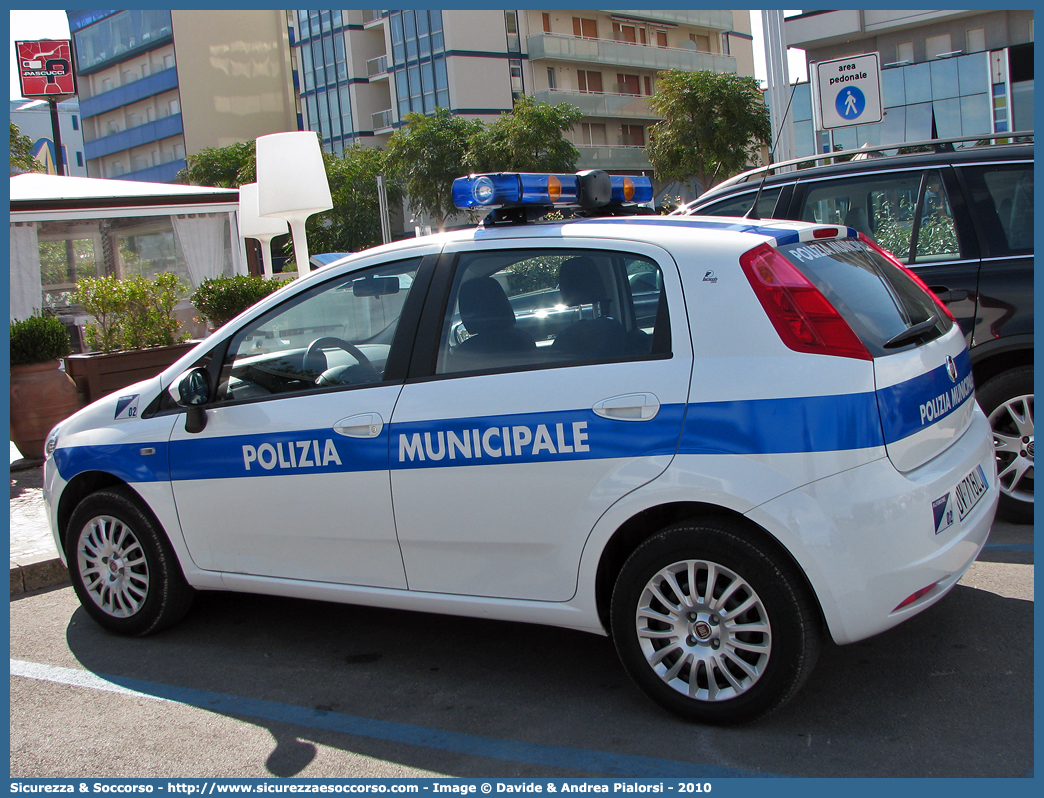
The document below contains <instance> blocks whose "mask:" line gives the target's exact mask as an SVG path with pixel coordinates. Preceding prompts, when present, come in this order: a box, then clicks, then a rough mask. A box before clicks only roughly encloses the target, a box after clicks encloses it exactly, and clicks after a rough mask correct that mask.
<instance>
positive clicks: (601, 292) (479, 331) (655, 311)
mask: <svg viewBox="0 0 1044 798" xmlns="http://www.w3.org/2000/svg"><path fill="white" fill-rule="evenodd" d="M662 288H663V277H662V275H661V272H660V269H659V267H658V266H657V265H656V263H655V262H653V261H652V260H650V259H648V258H644V257H641V256H637V255H631V254H625V253H621V252H610V251H602V250H589V249H582V250H562V249H554V250H532V249H530V250H502V251H488V250H486V251H482V252H468V253H464V254H462V255H460V257H459V260H458V264H457V271H456V275H455V278H454V284H453V290H452V294H451V296H450V302H449V306H448V307H449V312H448V314H447V317H446V320H445V324H444V326H443V333H442V341H441V345H440V348H439V358H438V365H437V373H439V374H446V373H456V372H472V371H487V370H501V369H508V368H516V367H528V366H532V367H541V366H552V365H564V364H577V363H587V362H597V361H606V360H623V359H631V358H638V357H644V356H650V355H653V354H662V353H669V351H670V340H669V329H670V326H669V323H668V316H667V305H666V298H665V297H664V295H663V290H662Z"/></svg>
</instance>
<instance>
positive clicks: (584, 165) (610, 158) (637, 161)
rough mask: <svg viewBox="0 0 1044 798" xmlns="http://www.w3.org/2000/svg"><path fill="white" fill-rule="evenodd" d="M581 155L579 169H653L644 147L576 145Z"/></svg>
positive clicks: (629, 170) (577, 162)
mask: <svg viewBox="0 0 1044 798" xmlns="http://www.w3.org/2000/svg"><path fill="white" fill-rule="evenodd" d="M575 146H576V149H577V151H578V152H579V153H580V157H579V158H578V159H577V161H576V168H577V169H605V170H606V171H610V170H612V171H618V172H619V171H628V172H641V171H646V172H648V171H651V170H652V164H651V163H649V158H648V157H647V156H646V154H645V148H644V147H632V146H625V145H620V146H615V147H614V146H608V145H604V144H603V145H589V144H577V145H575Z"/></svg>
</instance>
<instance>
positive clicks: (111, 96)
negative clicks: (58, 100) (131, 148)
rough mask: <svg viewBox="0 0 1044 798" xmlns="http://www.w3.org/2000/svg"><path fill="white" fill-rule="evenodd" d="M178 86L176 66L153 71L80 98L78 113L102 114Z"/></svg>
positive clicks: (83, 114)
mask: <svg viewBox="0 0 1044 798" xmlns="http://www.w3.org/2000/svg"><path fill="white" fill-rule="evenodd" d="M177 87H178V70H177V68H176V67H171V68H170V69H164V70H162V71H160V72H155V73H153V74H151V75H149V76H148V77H144V78H142V79H141V80H135V81H132V82H131V83H127V84H125V85H123V86H119V87H117V88H115V89H112V90H110V91H107V92H104V93H102V94H95V95H94V96H93V97H87V98H85V99H82V100H80V115H81V116H82V117H83V118H84V119H90V118H91V117H93V116H98V115H99V114H104V113H106V112H108V111H112V110H113V109H115V108H122V107H123V106H125V105H130V104H131V103H136V102H138V100H144V99H145V98H146V97H153V96H155V95H157V94H162V93H163V92H165V91H170V90H171V89H176V88H177Z"/></svg>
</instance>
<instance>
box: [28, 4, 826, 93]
mask: <svg viewBox="0 0 1044 798" xmlns="http://www.w3.org/2000/svg"><path fill="white" fill-rule="evenodd" d="M794 13H797V12H795V11H785V12H784V14H786V15H790V14H794ZM750 22H751V31H752V33H753V35H754V74H755V76H756V77H758V78H760V79H762V80H764V78H765V50H764V46H763V45H762V43H761V12H760V11H751V12H750ZM68 38H71V37H70V35H69V20H68V18H67V17H66V16H65V11H39V10H34V11H14V10H12V11H11V42H12V45H11V56H10V60H9V64H10V70H11V99H12V100H18V99H21V97H22V93H21V89H20V88H19V85H18V72H17V69H16V67H15V62H14V44H13V42H14V41H16V40H19V39H68ZM789 70H790V80H791V82H794V80H796V79H804V78H805V77H806V75H805V59H804V53H803V52H801V51H798V50H791V51H790V60H789Z"/></svg>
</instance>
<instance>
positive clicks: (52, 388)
mask: <svg viewBox="0 0 1044 798" xmlns="http://www.w3.org/2000/svg"><path fill="white" fill-rule="evenodd" d="M59 365H60V364H59V362H58V361H57V360H49V361H47V362H46V363H29V364H27V365H24V366H11V440H12V441H14V444H15V446H17V447H18V451H20V452H21V453H22V456H23V457H43V454H44V451H43V446H44V441H45V440H46V439H47V433H48V432H50V431H51V428H52V427H53V426H54V425H55V424H57V423H58V422H59V421H62V420H63V419H66V418H68V417H69V416H71V415H72V414H73V413H75V412H76V411H77V410H79V409H80V407H81V404H80V398H79V396H78V394H77V392H76V383H74V382H73V381H72V378H71V377H70V376H69V375H68V374H66V373H65V372H64V371H61V370H59V368H58V367H59Z"/></svg>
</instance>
